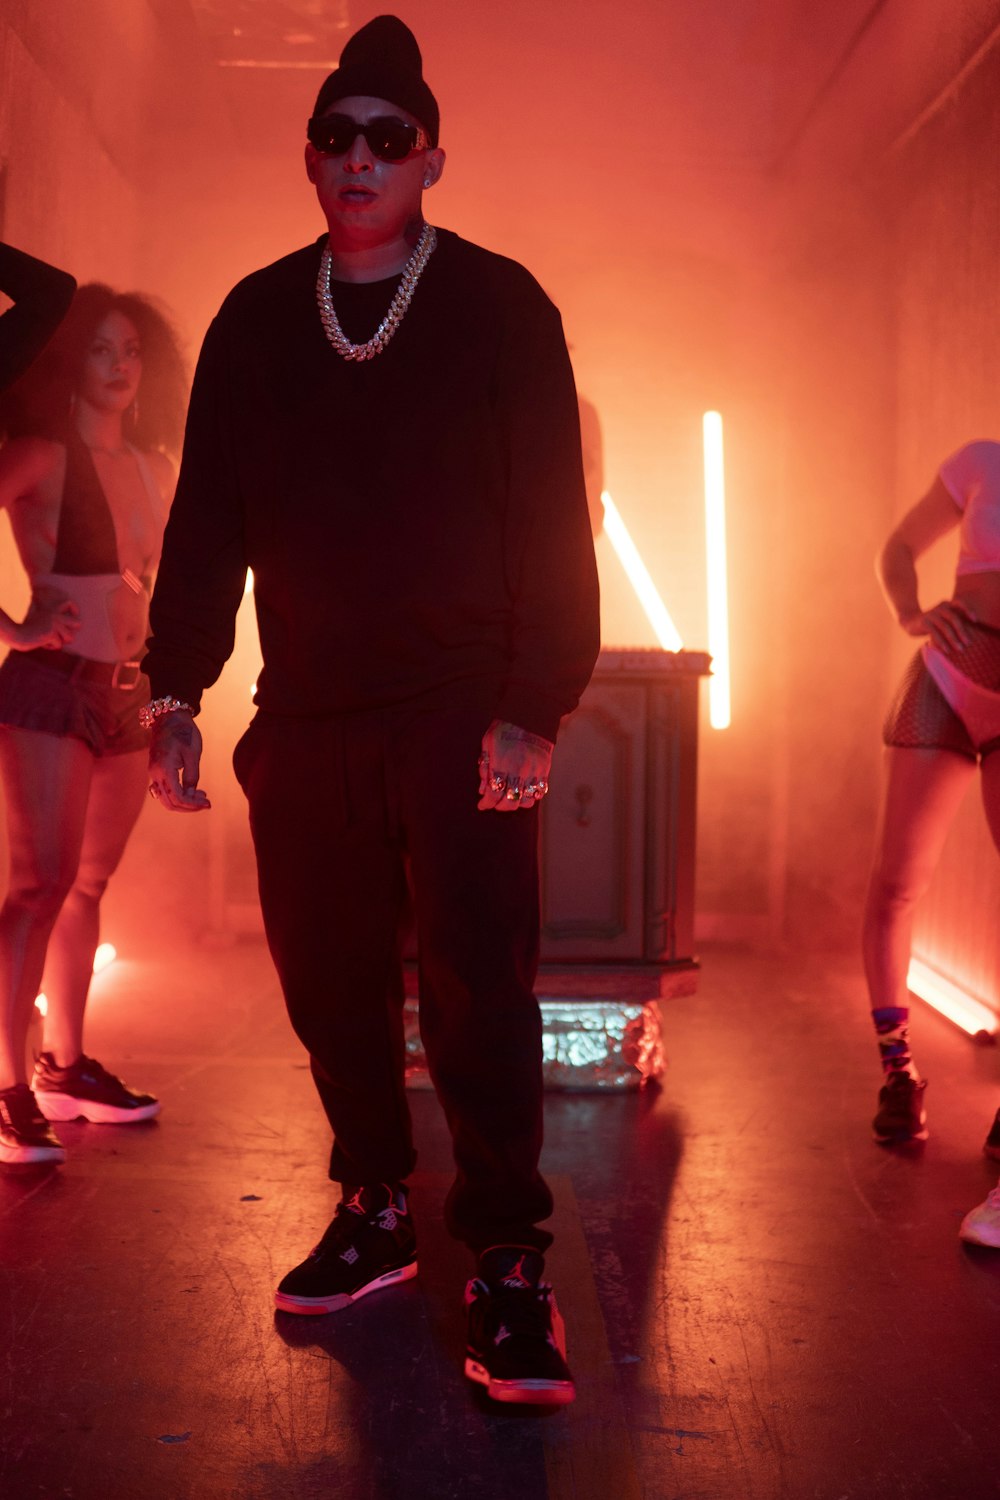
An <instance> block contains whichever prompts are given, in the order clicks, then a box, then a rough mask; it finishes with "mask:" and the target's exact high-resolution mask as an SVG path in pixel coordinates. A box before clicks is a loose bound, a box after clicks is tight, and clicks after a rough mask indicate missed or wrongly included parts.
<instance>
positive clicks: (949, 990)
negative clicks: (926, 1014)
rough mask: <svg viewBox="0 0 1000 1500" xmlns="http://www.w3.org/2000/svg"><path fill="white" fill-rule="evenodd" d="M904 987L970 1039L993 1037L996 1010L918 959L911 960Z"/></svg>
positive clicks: (999, 1021)
mask: <svg viewBox="0 0 1000 1500" xmlns="http://www.w3.org/2000/svg"><path fill="white" fill-rule="evenodd" d="M906 987H907V989H909V990H911V991H912V993H913V994H914V995H916V996H918V997H919V999H921V1000H924V1001H926V1003H927V1004H928V1005H931V1006H933V1008H934V1009H935V1010H936V1011H939V1012H940V1013H941V1015H943V1016H947V1018H948V1020H949V1021H953V1022H954V1023H955V1025H956V1026H960V1027H961V1028H962V1030H963V1031H967V1032H968V1033H969V1035H970V1036H978V1035H979V1033H980V1032H986V1034H987V1035H988V1036H995V1035H996V1033H997V1029H998V1027H1000V1017H998V1016H997V1013H996V1011H994V1010H991V1009H990V1007H989V1006H988V1005H984V1004H983V1002H982V1000H977V999H976V998H975V997H974V996H973V995H970V994H969V993H968V991H967V990H963V989H962V987H961V985H957V984H955V982H954V980H951V979H945V977H944V975H943V974H938V973H936V972H935V971H934V970H933V969H932V968H931V967H930V966H929V965H928V964H925V963H923V962H922V961H921V960H920V959H919V958H911V959H910V968H909V972H908V973H907V976H906Z"/></svg>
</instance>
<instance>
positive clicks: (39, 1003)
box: [35, 943, 118, 1016]
mask: <svg viewBox="0 0 1000 1500" xmlns="http://www.w3.org/2000/svg"><path fill="white" fill-rule="evenodd" d="M117 957H118V949H117V948H116V947H115V945H114V943H99V944H98V945H97V951H96V953H95V954H94V968H93V972H94V973H95V974H100V972H101V970H102V969H106V968H107V967H108V965H109V964H113V963H114V961H115V959H116V958H117ZM35 1009H36V1010H37V1011H38V1014H39V1015H40V1016H44V1015H47V1014H48V1009H49V1002H48V997H47V996H46V995H45V993H44V992H43V993H42V994H40V995H36V997H35Z"/></svg>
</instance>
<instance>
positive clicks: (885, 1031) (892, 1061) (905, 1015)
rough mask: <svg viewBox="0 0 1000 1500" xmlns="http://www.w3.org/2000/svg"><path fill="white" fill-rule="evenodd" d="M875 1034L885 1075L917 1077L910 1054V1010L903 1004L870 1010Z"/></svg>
mask: <svg viewBox="0 0 1000 1500" xmlns="http://www.w3.org/2000/svg"><path fill="white" fill-rule="evenodd" d="M872 1020H873V1021H874V1023H875V1035H876V1037H877V1038H878V1050H879V1056H880V1057H881V1059H882V1071H883V1072H884V1073H885V1075H886V1077H890V1076H891V1075H892V1074H893V1073H908V1074H909V1076H910V1077H911V1078H919V1077H920V1074H919V1073H918V1072H917V1068H916V1064H915V1063H914V1061H913V1058H912V1056H911V1054H910V1024H909V1023H910V1012H909V1010H908V1008H907V1007H906V1006H905V1005H884V1006H882V1007H880V1009H878V1010H873V1011H872Z"/></svg>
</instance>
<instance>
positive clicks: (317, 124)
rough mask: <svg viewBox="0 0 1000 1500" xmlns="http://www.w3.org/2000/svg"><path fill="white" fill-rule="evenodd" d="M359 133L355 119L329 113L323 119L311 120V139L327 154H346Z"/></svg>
mask: <svg viewBox="0 0 1000 1500" xmlns="http://www.w3.org/2000/svg"><path fill="white" fill-rule="evenodd" d="M357 134H358V127H357V125H355V123H354V121H353V120H347V119H344V118H343V117H338V116H336V115H329V116H327V117H326V118H324V119H322V120H310V121H309V130H308V135H309V140H310V143H311V144H312V145H313V146H315V148H316V150H317V151H322V152H324V154H325V155H327V156H345V155H346V154H347V152H348V151H350V149H351V147H352V145H353V144H354V141H355V138H356V136H357Z"/></svg>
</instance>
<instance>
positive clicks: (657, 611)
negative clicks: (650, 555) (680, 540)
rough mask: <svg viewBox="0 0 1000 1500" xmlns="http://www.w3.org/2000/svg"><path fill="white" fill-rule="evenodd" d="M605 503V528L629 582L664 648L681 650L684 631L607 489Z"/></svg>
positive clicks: (603, 497) (604, 496)
mask: <svg viewBox="0 0 1000 1500" xmlns="http://www.w3.org/2000/svg"><path fill="white" fill-rule="evenodd" d="M601 504H602V505H603V506H604V530H605V531H606V532H607V535H608V540H609V541H610V543H611V545H612V547H614V549H615V551H616V552H617V554H618V560H619V562H620V563H621V565H622V567H623V568H624V569H625V575H626V577H627V578H628V581H629V583H630V584H631V585H632V587H633V588H634V589H635V592H636V597H637V598H638V600H639V603H640V604H641V605H642V607H643V609H644V610H645V612H646V618H647V620H648V621H649V623H650V625H651V626H652V627H653V634H654V635H655V636H656V639H657V640H658V641H659V643H660V645H661V646H662V647H663V649H664V651H680V649H681V647H682V645H683V641H682V640H681V637H680V632H679V631H678V629H677V626H676V625H675V624H674V622H673V620H672V619H671V618H670V614H669V612H668V610H667V606H666V605H665V604H664V602H663V600H662V599H661V598H660V594H659V590H658V589H657V587H656V584H655V583H654V582H653V580H652V578H651V577H650V576H649V569H648V568H647V567H646V564H645V563H644V562H643V560H642V558H641V557H640V556H639V552H638V549H637V547H636V545H635V542H633V540H632V538H631V536H630V535H629V531H628V527H627V526H626V525H625V522H624V521H623V520H622V518H621V512H620V511H619V509H618V507H617V505H616V504H615V502H614V501H613V500H612V498H611V496H610V495H609V494H608V492H607V490H605V491H604V492H603V494H602V495H601Z"/></svg>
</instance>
